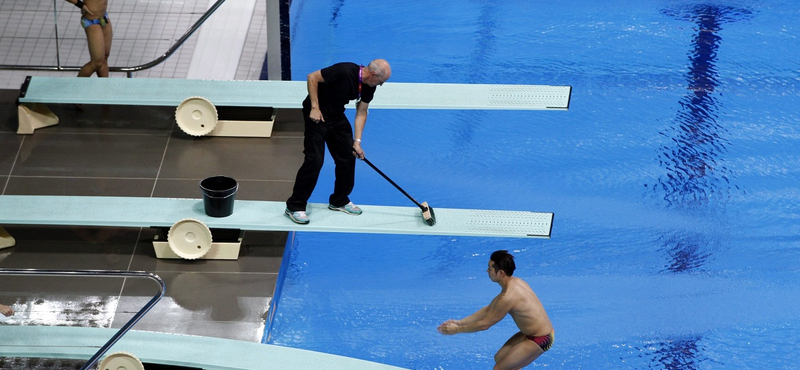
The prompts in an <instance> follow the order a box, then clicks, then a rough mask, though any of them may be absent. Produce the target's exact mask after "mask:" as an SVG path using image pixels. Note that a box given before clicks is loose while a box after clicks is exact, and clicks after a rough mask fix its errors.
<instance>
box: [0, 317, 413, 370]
mask: <svg viewBox="0 0 800 370" xmlns="http://www.w3.org/2000/svg"><path fill="white" fill-rule="evenodd" d="M2 330H3V338H4V339H3V340H2V341H0V356H2V357H32V358H51V359H76V360H88V359H89V358H91V357H92V355H94V354H95V352H97V349H98V348H100V347H101V346H102V345H103V343H105V342H106V341H108V339H109V338H111V337H112V336H113V335H114V334H115V333H116V332H117V329H106V328H86V327H62V326H11V325H4V326H3V329H2ZM119 351H124V352H128V353H130V354H132V355H134V356H136V357H137V358H139V359H140V360H141V362H143V363H150V364H159V365H171V366H184V367H193V368H201V369H205V370H306V369H327V370H352V369H359V370H403V369H402V368H399V367H395V366H390V365H384V364H379V363H375V362H370V361H365V360H359V359H355V358H349V357H344V356H337V355H331V354H327V353H321V352H314V351H308V350H302V349H296V348H289V347H282V346H276V345H269V344H261V343H252V342H244V341H238V340H231V339H220V338H210V337H200V336H193V335H181V334H167V333H155V332H146V331H137V330H131V331H129V332H128V333H126V334H125V335H124V336H123V337H122V338H120V340H119V341H118V342H117V343H115V344H114V346H113V347H111V350H110V351H109V352H108V354H111V353H114V352H119Z"/></svg>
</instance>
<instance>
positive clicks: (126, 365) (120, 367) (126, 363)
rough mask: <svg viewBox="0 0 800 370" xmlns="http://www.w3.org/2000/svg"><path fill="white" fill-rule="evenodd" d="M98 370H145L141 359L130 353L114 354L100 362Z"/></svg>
mask: <svg viewBox="0 0 800 370" xmlns="http://www.w3.org/2000/svg"><path fill="white" fill-rule="evenodd" d="M97 369H98V370H144V365H142V362H141V361H139V358H138V357H136V356H134V355H132V354H130V353H128V352H114V353H111V354H109V355H108V356H106V357H105V358H104V359H103V361H100V365H98V367H97Z"/></svg>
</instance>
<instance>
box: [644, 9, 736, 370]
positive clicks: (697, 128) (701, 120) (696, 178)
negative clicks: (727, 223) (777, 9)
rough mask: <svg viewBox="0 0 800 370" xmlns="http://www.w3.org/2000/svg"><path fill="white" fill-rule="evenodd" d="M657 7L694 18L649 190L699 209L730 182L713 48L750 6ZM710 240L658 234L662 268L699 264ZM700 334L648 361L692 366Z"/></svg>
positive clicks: (664, 347)
mask: <svg viewBox="0 0 800 370" xmlns="http://www.w3.org/2000/svg"><path fill="white" fill-rule="evenodd" d="M662 13H663V14H665V15H669V16H672V17H675V18H678V19H681V20H687V21H691V22H694V23H695V24H696V31H697V34H696V35H695V37H694V39H693V40H692V47H693V48H692V50H691V51H690V53H689V70H688V72H687V73H686V80H687V94H686V95H685V96H684V97H683V98H682V99H681V100H680V106H681V109H680V110H679V111H678V113H677V116H676V118H675V121H674V125H673V126H672V127H670V128H669V129H668V130H666V131H664V132H661V134H662V135H664V136H666V137H668V138H669V139H670V141H671V143H670V145H666V146H664V147H662V150H661V153H659V155H658V160H659V164H660V165H661V167H663V168H664V169H665V170H667V173H666V174H665V175H664V176H662V177H660V178H659V179H658V184H657V185H656V186H654V188H653V191H655V192H656V193H657V194H658V196H659V197H661V199H663V200H664V201H665V203H666V205H667V206H668V207H670V208H680V209H692V210H701V209H704V208H709V207H710V206H711V204H710V203H711V201H712V200H716V202H722V203H724V202H725V200H726V199H727V198H728V196H729V194H730V191H731V186H732V185H731V182H730V171H729V170H728V168H726V167H725V165H724V159H723V156H724V154H725V153H726V151H727V148H726V145H728V143H729V142H728V141H727V140H726V139H725V138H724V137H723V135H724V134H725V133H726V130H725V128H724V127H723V126H722V125H720V124H719V122H718V121H717V120H718V118H719V115H718V113H717V111H718V110H719V101H718V99H717V95H716V94H715V93H716V90H717V86H718V84H719V79H718V72H717V50H718V49H719V45H720V43H721V41H722V37H721V36H720V35H719V32H720V31H721V30H722V24H723V23H725V22H732V21H736V20H739V19H742V18H744V17H747V16H749V15H750V14H751V12H750V11H748V10H746V9H736V8H731V7H724V6H723V7H720V6H714V5H697V6H692V7H690V8H688V9H666V10H662ZM733 186H734V187H735V185H733ZM722 203H716V204H717V205H721V204H722ZM711 208H714V207H711ZM705 210H706V211H707V210H708V209H705ZM701 213H705V212H701ZM712 217H713V216H712ZM710 244H712V242H711V241H710V239H709V238H707V237H706V236H705V234H703V233H700V232H694V231H684V230H681V231H676V232H673V233H671V234H666V235H663V236H662V237H661V249H662V250H663V252H664V253H665V254H666V256H667V259H668V261H667V264H666V266H665V271H666V272H671V273H682V272H692V271H697V270H699V269H701V268H702V267H703V265H704V264H705V263H706V262H707V261H708V260H709V258H711V257H712V255H713V253H712V252H711V251H712V250H713V249H712V246H711V245H710ZM701 339H702V336H696V337H693V338H689V339H680V340H670V341H666V342H662V343H660V344H659V345H658V346H656V347H659V348H658V349H657V350H656V351H655V352H653V353H652V365H655V364H657V365H656V367H658V368H662V367H663V368H664V369H698V368H699V364H700V362H702V361H703V354H702V353H703V349H702V348H701V347H700V346H699V345H698V342H699V341H700V340H701Z"/></svg>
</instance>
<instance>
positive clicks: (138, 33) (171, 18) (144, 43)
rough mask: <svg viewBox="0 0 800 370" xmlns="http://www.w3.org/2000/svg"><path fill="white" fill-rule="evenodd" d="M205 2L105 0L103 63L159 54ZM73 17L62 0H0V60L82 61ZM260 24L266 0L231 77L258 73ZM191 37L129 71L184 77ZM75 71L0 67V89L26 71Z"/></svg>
mask: <svg viewBox="0 0 800 370" xmlns="http://www.w3.org/2000/svg"><path fill="white" fill-rule="evenodd" d="M225 5H226V4H225V3H223V5H222V6H225ZM208 7H209V1H208V0H159V1H153V0H111V1H109V17H110V18H111V21H112V25H113V27H114V28H113V30H114V37H113V42H112V45H111V54H110V56H109V66H112V67H133V66H139V65H142V64H145V63H148V62H150V61H152V60H154V59H156V58H158V57H160V56H161V55H162V54H164V53H165V52H166V51H167V50H168V49H169V48H170V47H171V46H172V45H173V44H174V43H175V42H176V41H177V40H178V39H179V38H180V37H181V36H183V34H184V33H186V31H187V30H188V29H189V28H190V27H191V26H192V25H193V24H194V23H195V22H196V21H197V20H198V19H200V17H201V16H202V15H203V13H204V12H205V11H206V9H207V8H208ZM212 17H213V15H212ZM79 19H80V14H79V12H78V10H77V9H76V8H75V7H74V6H73V5H72V4H69V3H67V2H65V1H63V0H57V1H55V2H54V1H27V0H0V65H34V66H56V65H61V66H64V67H70V66H71V67H74V66H81V65H83V64H84V63H86V62H88V57H89V54H88V51H87V46H86V45H87V44H86V36H85V34H84V31H83V29H82V28H81V26H80V24H79ZM232 21H233V20H232ZM201 29H202V28H201ZM266 29H267V28H266V1H263V0H259V1H256V6H255V9H254V10H253V14H252V18H251V21H250V25H249V28H248V32H247V35H246V38H245V44H244V48H243V49H242V50H241V55H240V59H239V65H238V67H236V66H235V67H234V68H236V74H235V79H239V80H246V79H258V77H259V75H260V72H261V68H262V65H263V62H264V57H265V55H266V51H267V37H266V33H267V32H266ZM198 32H199V31H198ZM56 33H57V34H58V39H56ZM56 40H58V41H56ZM197 40H198V33H195V34H193V35H192V36H191V37H189V38H188V39H187V40H186V42H185V43H184V44H183V46H181V47H180V48H179V49H178V50H177V51H176V52H175V53H174V54H173V55H172V56H171V57H169V58H168V59H166V60H165V61H164V62H162V63H161V64H158V65H157V66H155V67H153V68H151V69H147V70H143V71H140V72H135V73H134V76H135V77H150V78H186V76H187V72H188V70H189V65H190V63H191V61H192V54H193V52H194V49H195V46H196V42H197ZM76 74H77V73H76V72H52V71H31V70H26V71H13V70H2V69H0V89H17V88H19V86H20V85H21V84H22V82H23V81H24V80H25V76H26V75H33V76H39V75H44V76H75V75H76ZM111 77H125V74H123V73H112V74H111Z"/></svg>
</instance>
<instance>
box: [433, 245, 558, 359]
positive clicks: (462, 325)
mask: <svg viewBox="0 0 800 370" xmlns="http://www.w3.org/2000/svg"><path fill="white" fill-rule="evenodd" d="M515 269H516V266H515V265H514V256H512V255H511V254H509V253H508V251H505V250H500V251H496V252H494V253H492V256H491V257H490V259H489V268H488V269H487V272H488V273H489V279H491V280H492V281H493V282H495V283H498V284H500V287H502V288H503V290H502V291H501V292H500V294H499V295H498V296H497V297H495V298H494V299H493V300H492V303H490V304H489V305H488V306H486V307H484V308H481V309H480V310H478V311H477V312H475V313H474V314H472V315H470V316H468V317H466V318H463V319H461V320H447V321H445V322H444V323H443V324H441V325H439V328H438V330H439V332H440V333H442V334H445V335H452V334H458V333H473V332H476V331H481V330H486V329H489V328H490V327H492V325H494V324H497V323H498V322H499V321H500V320H502V319H503V317H505V316H506V314H511V318H513V319H514V322H515V323H516V324H517V327H519V330H520V331H519V332H518V333H516V334H514V335H512V336H511V338H510V339H509V340H508V341H507V342H506V343H505V344H503V347H501V348H500V350H499V351H497V353H496V354H495V355H494V361H495V365H494V369H495V370H500V369H503V370H510V369H521V368H523V367H525V366H527V365H528V364H530V363H531V362H533V360H535V359H536V358H538V357H539V356H541V354H542V353H544V352H545V351H547V350H548V349H550V346H552V345H553V338H554V337H553V335H554V332H553V324H552V323H551V322H550V318H549V317H547V312H545V311H544V307H542V302H540V301H539V298H538V297H537V296H536V293H534V292H533V290H532V289H531V287H530V286H529V285H528V283H526V282H525V281H523V280H522V279H520V278H516V277H512V276H511V275H513V274H514V270H515Z"/></svg>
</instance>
